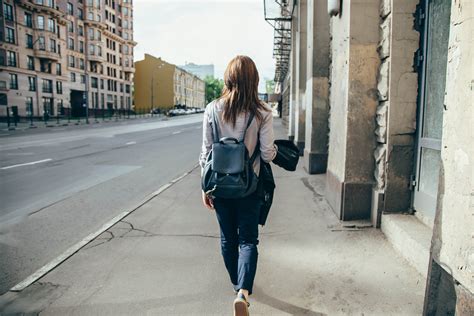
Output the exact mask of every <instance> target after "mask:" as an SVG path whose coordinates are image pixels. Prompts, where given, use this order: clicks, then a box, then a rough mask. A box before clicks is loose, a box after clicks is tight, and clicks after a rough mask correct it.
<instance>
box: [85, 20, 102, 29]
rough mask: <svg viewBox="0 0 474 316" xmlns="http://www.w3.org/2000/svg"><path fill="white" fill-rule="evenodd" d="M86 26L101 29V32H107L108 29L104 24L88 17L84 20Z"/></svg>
mask: <svg viewBox="0 0 474 316" xmlns="http://www.w3.org/2000/svg"><path fill="white" fill-rule="evenodd" d="M84 24H85V25H88V26H91V27H96V28H99V29H101V30H106V29H107V25H106V24H105V23H104V22H99V21H95V20H91V19H89V18H87V17H85V19H84Z"/></svg>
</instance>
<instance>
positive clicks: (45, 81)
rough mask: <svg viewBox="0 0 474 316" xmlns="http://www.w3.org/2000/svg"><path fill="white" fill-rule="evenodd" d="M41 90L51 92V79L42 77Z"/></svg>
mask: <svg viewBox="0 0 474 316" xmlns="http://www.w3.org/2000/svg"><path fill="white" fill-rule="evenodd" d="M43 92H44V93H53V80H49V79H43Z"/></svg>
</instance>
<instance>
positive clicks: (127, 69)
mask: <svg viewBox="0 0 474 316" xmlns="http://www.w3.org/2000/svg"><path fill="white" fill-rule="evenodd" d="M123 71H124V72H131V73H135V67H134V65H128V66H123Z"/></svg>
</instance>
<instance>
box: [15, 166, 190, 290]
mask: <svg viewBox="0 0 474 316" xmlns="http://www.w3.org/2000/svg"><path fill="white" fill-rule="evenodd" d="M198 166H199V165H197V164H196V165H194V166H193V167H192V168H191V170H189V171H187V172H185V173H184V174H183V175H181V176H179V177H177V178H175V179H173V180H171V181H170V182H169V183H167V184H165V185H162V186H161V187H160V188H159V189H158V190H156V191H155V192H153V193H151V194H150V195H148V196H147V197H145V198H144V199H143V200H142V202H140V203H139V204H138V205H137V206H135V207H133V208H131V209H129V210H127V211H124V212H122V213H120V214H119V215H117V216H115V217H114V218H112V219H111V220H109V221H108V222H107V223H105V224H104V225H102V226H101V227H100V228H99V230H97V231H96V232H93V233H91V234H89V235H87V236H86V237H85V238H84V239H82V240H81V241H79V242H78V243H76V244H75V245H73V246H71V247H70V248H69V249H67V250H66V251H65V252H63V253H62V254H61V255H59V256H58V257H56V258H54V259H53V260H52V261H50V262H48V263H47V264H46V265H44V266H43V267H41V268H40V269H39V270H37V271H36V272H35V273H33V274H31V275H30V276H28V277H27V278H26V279H24V280H23V281H21V282H20V283H18V284H17V285H15V286H14V287H12V288H11V289H10V291H11V292H20V291H23V290H24V289H25V288H27V287H28V286H30V285H31V284H33V283H34V282H36V281H38V280H39V279H41V278H42V277H43V276H45V275H46V274H48V273H49V272H51V271H52V270H53V269H54V268H56V267H57V266H59V265H60V264H61V263H63V262H64V261H66V260H67V259H68V258H69V257H71V256H72V255H74V254H75V253H76V252H78V251H79V250H81V249H82V248H83V247H84V246H86V245H87V244H88V243H90V242H91V241H93V240H94V239H95V238H97V237H98V236H99V235H100V234H102V233H103V232H105V231H106V230H108V229H109V228H111V227H112V226H114V225H115V224H117V223H118V222H119V221H121V220H122V219H124V218H125V217H127V216H128V215H130V214H131V213H133V212H135V211H136V210H138V209H139V208H140V207H142V206H143V205H145V204H146V203H148V202H150V201H151V200H152V199H154V198H155V197H156V196H158V195H160V194H161V193H163V192H164V191H165V190H166V189H168V188H170V187H171V186H173V185H174V184H176V183H177V182H179V181H180V180H182V179H183V178H184V177H186V176H187V175H189V174H190V173H191V172H193V171H194V169H196V168H197V167H198Z"/></svg>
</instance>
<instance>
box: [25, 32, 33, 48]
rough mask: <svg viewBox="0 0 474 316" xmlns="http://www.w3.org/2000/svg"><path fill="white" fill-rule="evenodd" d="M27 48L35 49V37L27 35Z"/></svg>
mask: <svg viewBox="0 0 474 316" xmlns="http://www.w3.org/2000/svg"><path fill="white" fill-rule="evenodd" d="M26 48H33V35H31V34H26Z"/></svg>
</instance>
